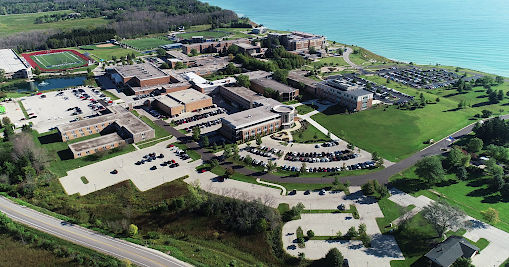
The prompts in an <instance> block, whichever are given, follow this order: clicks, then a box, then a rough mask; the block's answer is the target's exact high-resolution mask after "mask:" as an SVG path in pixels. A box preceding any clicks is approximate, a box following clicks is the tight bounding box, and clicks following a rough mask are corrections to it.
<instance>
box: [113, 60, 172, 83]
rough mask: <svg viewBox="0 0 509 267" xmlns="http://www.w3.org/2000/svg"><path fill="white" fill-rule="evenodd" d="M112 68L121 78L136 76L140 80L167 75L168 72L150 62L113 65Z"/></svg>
mask: <svg viewBox="0 0 509 267" xmlns="http://www.w3.org/2000/svg"><path fill="white" fill-rule="evenodd" d="M113 69H114V70H115V71H116V72H117V73H118V74H119V75H120V76H122V77H123V78H129V77H136V78H138V79H139V80H140V81H142V80H149V79H154V78H161V77H168V74H166V73H165V72H163V71H162V70H161V69H159V68H158V67H156V66H154V65H152V64H150V63H142V64H134V65H121V66H115V67H113Z"/></svg>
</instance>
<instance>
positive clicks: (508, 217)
mask: <svg viewBox="0 0 509 267" xmlns="http://www.w3.org/2000/svg"><path fill="white" fill-rule="evenodd" d="M446 177H447V178H448V179H452V180H455V176H454V175H451V174H449V175H448V176H446ZM486 179H487V178H486V177H481V178H477V179H473V180H469V181H455V183H453V184H451V185H448V186H434V187H433V188H431V190H434V191H436V192H438V193H439V194H441V195H444V196H446V198H445V200H447V201H448V202H449V203H451V204H453V205H456V206H458V207H460V208H461V209H463V210H464V211H465V212H466V213H467V214H468V215H470V216H472V217H474V218H476V219H478V220H481V221H483V220H484V219H483V217H482V215H481V211H483V210H486V209H488V208H494V209H496V210H497V211H498V212H499V216H500V222H499V223H497V224H495V225H494V226H495V227H497V228H499V229H502V230H504V231H506V232H509V202H504V201H503V200H501V199H500V194H499V193H493V192H492V191H491V190H490V189H489V187H488V185H487V181H486ZM391 182H392V183H393V184H394V185H395V186H396V187H398V188H400V189H401V190H404V191H408V192H410V193H412V194H413V195H415V196H419V195H424V196H427V197H429V198H431V199H438V198H439V196H437V195H436V194H434V193H432V192H431V191H429V190H427V189H423V188H422V183H421V180H420V179H419V178H418V177H417V176H416V175H415V172H414V168H410V169H408V170H406V171H405V172H403V173H402V174H400V175H395V176H393V177H391ZM399 185H406V187H405V186H399Z"/></svg>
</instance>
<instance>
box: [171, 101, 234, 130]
mask: <svg viewBox="0 0 509 267" xmlns="http://www.w3.org/2000/svg"><path fill="white" fill-rule="evenodd" d="M226 115H227V114H226V111H225V110H224V109H223V108H217V107H213V108H208V109H203V110H200V111H197V112H189V113H185V114H182V115H180V116H178V117H176V118H174V119H173V122H174V123H175V124H176V125H177V126H176V127H175V129H177V130H185V131H186V133H188V134H189V133H191V132H192V128H193V127H195V126H198V127H200V130H201V133H202V134H204V133H209V132H213V131H216V130H218V129H219V128H221V118H224V117H225V116H226Z"/></svg>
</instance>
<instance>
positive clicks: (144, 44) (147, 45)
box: [122, 37, 173, 51]
mask: <svg viewBox="0 0 509 267" xmlns="http://www.w3.org/2000/svg"><path fill="white" fill-rule="evenodd" d="M122 43H125V44H127V45H130V46H132V47H134V48H136V49H138V50H141V51H145V50H151V49H154V48H158V47H159V46H161V45H166V44H171V43H173V41H170V40H168V39H167V38H156V37H151V38H138V39H130V40H124V41H122Z"/></svg>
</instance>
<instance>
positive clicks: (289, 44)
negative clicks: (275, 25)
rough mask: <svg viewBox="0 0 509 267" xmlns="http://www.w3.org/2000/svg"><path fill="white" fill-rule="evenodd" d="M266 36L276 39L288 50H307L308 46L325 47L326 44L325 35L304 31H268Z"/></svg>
mask: <svg viewBox="0 0 509 267" xmlns="http://www.w3.org/2000/svg"><path fill="white" fill-rule="evenodd" d="M267 38H272V39H278V40H279V43H280V44H281V45H283V46H284V47H285V48H286V50H288V51H295V50H304V49H306V50H307V49H309V48H310V47H314V48H316V49H319V48H325V46H326V44H327V38H326V37H325V36H321V35H314V34H311V33H305V32H292V33H269V35H268V37H267Z"/></svg>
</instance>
